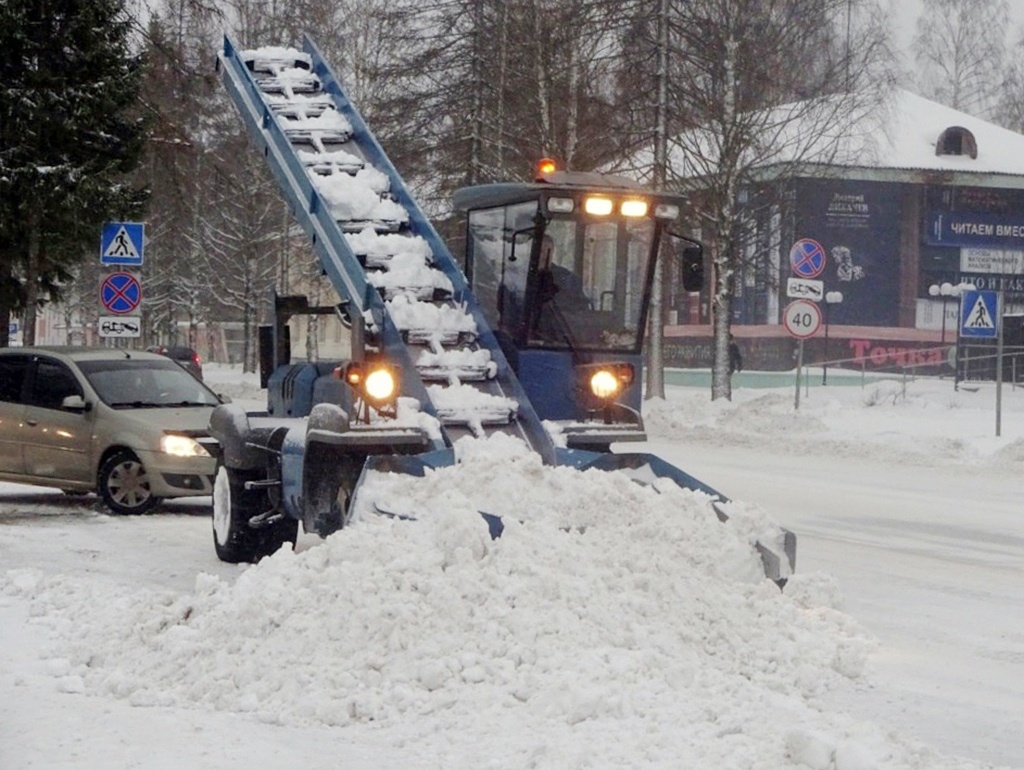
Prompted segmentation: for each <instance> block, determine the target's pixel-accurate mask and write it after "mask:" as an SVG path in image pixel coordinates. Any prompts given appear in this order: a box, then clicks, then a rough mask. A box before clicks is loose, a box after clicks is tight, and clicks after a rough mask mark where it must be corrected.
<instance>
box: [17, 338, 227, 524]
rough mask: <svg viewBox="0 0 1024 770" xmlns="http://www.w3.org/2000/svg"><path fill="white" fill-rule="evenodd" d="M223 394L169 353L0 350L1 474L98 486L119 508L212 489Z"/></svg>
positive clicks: (73, 486) (77, 487)
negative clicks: (213, 436)
mask: <svg viewBox="0 0 1024 770" xmlns="http://www.w3.org/2000/svg"><path fill="white" fill-rule="evenodd" d="M220 403H222V401H221V399H220V398H219V397H218V396H217V395H216V394H215V393H214V392H213V391H211V390H210V389H209V388H208V387H206V385H205V384H203V383H202V382H200V381H199V380H197V379H196V378H195V377H192V376H190V375H189V374H188V373H187V372H185V371H182V368H181V367H180V366H178V365H177V364H175V363H174V362H172V361H170V360H168V358H167V357H165V356H159V355H154V354H153V353H143V352H141V351H138V350H118V349H115V348H73V347H65V348H58V347H54V348H48V347H38V348H2V349H0V479H2V480H3V481H14V482H18V483H21V484H35V485H39V486H46V487H57V488H58V489H63V490H64V491H66V492H68V493H82V492H96V493H98V494H99V495H100V496H101V497H102V498H103V501H104V502H105V503H106V505H107V507H108V508H109V509H110V510H111V511H113V512H114V513H122V514H130V513H145V512H146V511H148V510H150V509H151V508H152V507H153V506H154V505H156V504H157V503H158V502H159V500H160V499H161V498H164V497H187V496H192V495H208V494H210V493H211V492H212V490H213V474H214V471H215V470H216V466H217V461H216V459H215V458H214V457H213V455H212V454H211V452H210V449H211V448H212V446H213V445H214V443H215V442H212V441H211V440H210V439H209V433H208V432H207V428H208V426H209V423H210V415H211V414H212V413H213V409H214V407H216V406H217V405H218V404H220Z"/></svg>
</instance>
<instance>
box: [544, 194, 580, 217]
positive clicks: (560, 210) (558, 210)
mask: <svg viewBox="0 0 1024 770" xmlns="http://www.w3.org/2000/svg"><path fill="white" fill-rule="evenodd" d="M575 208H576V201H574V200H573V199H572V198H548V211H550V212H552V213H553V214H571V213H572V212H573V209H575Z"/></svg>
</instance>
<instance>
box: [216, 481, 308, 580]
mask: <svg viewBox="0 0 1024 770" xmlns="http://www.w3.org/2000/svg"><path fill="white" fill-rule="evenodd" d="M262 475H263V474H262V473H261V472H260V471H259V470H255V471H241V470H236V469H233V468H225V467H224V466H223V465H222V466H220V467H219V468H218V469H217V477H216V479H215V480H214V482H213V547H214V549H216V551H217V558H219V559H220V560H221V561H226V562H230V563H231V564H238V563H239V562H253V563H255V562H257V561H259V560H260V559H262V558H263V557H264V556H269V555H270V554H272V553H274V552H275V551H277V550H278V549H279V548H280V547H281V546H283V545H284V544H285V543H291V544H292V545H294V544H295V538H296V536H297V535H298V531H299V523H298V522H297V521H296V520H295V519H292V518H289V517H287V516H286V517H285V518H284V519H282V520H281V521H278V522H275V523H273V524H270V525H268V526H264V527H259V528H256V527H250V526H249V520H250V519H252V518H253V517H254V516H258V515H259V514H261V513H265V512H266V511H268V510H270V508H271V503H270V498H269V496H268V495H267V492H266V490H265V489H246V488H245V482H247V481H257V480H259V479H261V478H262Z"/></svg>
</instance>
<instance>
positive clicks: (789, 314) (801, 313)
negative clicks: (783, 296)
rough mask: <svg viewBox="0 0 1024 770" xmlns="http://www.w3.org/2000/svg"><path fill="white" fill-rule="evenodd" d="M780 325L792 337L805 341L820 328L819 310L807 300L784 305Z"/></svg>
mask: <svg viewBox="0 0 1024 770" xmlns="http://www.w3.org/2000/svg"><path fill="white" fill-rule="evenodd" d="M782 323H783V325H784V326H785V327H786V331H788V332H789V333H790V334H792V335H793V336H794V337H796V338H797V339H799V340H805V339H807V338H808V337H813V336H814V335H815V334H817V333H818V329H820V328H821V309H820V308H819V307H818V306H817V305H815V304H814V303H813V302H810V301H809V300H806V299H798V300H796V301H794V302H790V303H789V304H788V305H786V309H785V311H783V313H782Z"/></svg>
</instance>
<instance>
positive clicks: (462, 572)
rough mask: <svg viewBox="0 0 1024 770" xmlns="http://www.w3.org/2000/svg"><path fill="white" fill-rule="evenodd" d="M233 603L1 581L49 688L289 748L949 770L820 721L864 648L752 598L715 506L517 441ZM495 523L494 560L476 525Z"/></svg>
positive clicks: (197, 594) (292, 560)
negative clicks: (259, 726)
mask: <svg viewBox="0 0 1024 770" xmlns="http://www.w3.org/2000/svg"><path fill="white" fill-rule="evenodd" d="M460 456H461V462H460V464H459V465H456V466H453V467H450V468H442V469H439V470H436V471H433V472H429V473H428V474H427V475H426V476H425V477H423V478H419V479H417V478H414V477H409V476H399V475H394V476H391V475H386V474H382V475H377V476H375V477H373V478H371V479H370V480H369V481H368V482H367V490H366V493H367V496H368V497H372V498H375V499H377V500H386V501H387V502H386V504H387V505H388V506H390V507H392V508H393V509H395V510H396V511H408V512H412V513H414V514H415V516H416V517H417V519H418V520H417V521H416V522H409V521H402V520H398V519H394V518H388V517H382V516H375V515H372V514H369V513H367V512H365V511H364V512H363V513H362V514H361V515H358V516H357V519H356V520H355V521H354V523H353V525H352V526H351V527H349V528H347V529H346V530H343V531H342V532H339V533H337V534H336V535H334V536H332V537H330V538H328V539H327V540H326V541H325V542H324V543H323V544H321V545H318V546H315V547H312V548H310V549H309V550H306V551H304V552H301V553H298V554H296V553H292V552H290V551H281V552H279V553H278V554H276V555H275V556H273V557H271V558H269V559H266V560H264V561H263V562H261V563H260V564H259V565H256V566H254V567H251V568H249V569H247V570H246V571H245V572H244V573H243V574H241V575H240V576H239V577H238V579H237V581H235V582H234V583H233V584H229V583H227V582H224V581H222V580H221V579H219V578H216V577H212V576H209V575H200V576H199V577H198V579H197V581H196V587H195V591H194V592H193V593H192V594H190V595H178V596H175V595H171V594H168V595H160V594H158V593H153V592H149V591H144V590H139V591H138V592H137V593H135V594H133V595H125V594H124V592H123V590H120V591H113V590H111V592H110V595H109V596H107V595H104V591H106V590H108V589H106V588H105V587H104V584H102V583H98V582H95V581H92V582H89V583H82V582H79V581H76V580H74V579H72V578H69V577H66V576H54V577H49V578H44V577H43V576H42V573H40V572H36V571H34V570H22V571H12V572H8V573H7V575H6V577H5V578H4V579H3V580H2V581H0V585H2V587H3V589H4V591H5V592H8V593H14V594H17V595H21V596H23V597H32V600H33V613H34V615H35V616H36V618H37V620H38V621H39V622H41V623H45V624H48V625H51V626H52V629H53V635H54V637H55V638H56V640H57V641H56V644H55V646H54V648H53V649H52V650H50V651H49V656H50V657H51V658H52V660H51V664H50V670H51V672H52V673H53V675H54V676H55V677H56V678H57V681H58V687H60V688H61V689H63V690H65V691H69V692H86V693H96V694H109V695H113V696H116V697H119V698H124V699H127V700H128V701H129V702H131V703H133V704H135V705H142V706H144V705H176V706H185V707H188V706H193V707H194V706H202V707H208V708H213V709H219V710H228V711H233V712H245V713H251V714H253V715H255V716H256V717H257V718H259V719H261V720H264V721H267V722H272V723H280V724H287V725H296V724H323V725H331V726H339V725H359V724H362V725H367V726H369V725H373V726H375V727H378V728H386V729H388V730H389V734H393V735H396V736H398V738H397V740H399V741H401V742H403V743H410V744H411V743H415V745H420V746H422V747H423V748H424V750H425V751H430V752H432V753H434V754H436V756H438V757H442V758H444V760H445V761H444V763H443V766H445V767H481V766H482V767H501V768H519V767H522V768H526V767H569V766H578V767H586V766H591V767H603V768H612V767H638V766H645V767H665V768H669V767H716V768H717V767H735V768H739V767H743V768H766V769H767V768H780V767H796V766H802V767H810V768H820V769H821V770H825V769H826V768H836V770H861V768H870V767H880V766H883V765H884V766H885V767H938V766H941V765H938V764H927V763H924V764H922V763H920V762H919V760H920V759H921V757H920V756H919V753H918V752H919V750H918V749H916V748H914V747H910V746H904V745H901V744H899V743H897V742H895V740H894V739H892V738H888V737H886V736H885V735H884V734H883V732H882V731H881V730H880V729H879V728H877V727H874V726H871V725H864V724H857V723H854V722H853V721H852V720H850V719H848V718H846V717H844V716H842V715H836V714H830V713H827V712H825V711H823V710H819V705H818V702H817V698H818V697H819V696H821V695H823V694H824V693H825V692H826V691H828V689H829V688H830V687H832V686H834V685H836V684H837V683H839V682H842V681H843V680H844V679H845V678H847V677H858V676H859V675H860V674H861V670H862V667H863V664H864V660H865V656H866V654H867V652H868V651H869V649H870V646H871V641H870V640H868V639H867V638H866V637H865V636H864V635H863V634H862V633H861V632H860V631H859V629H858V628H857V626H856V625H855V624H854V623H853V622H852V621H851V620H850V619H849V618H847V617H846V616H844V615H842V614H841V613H839V612H838V611H836V610H835V609H833V608H832V607H831V605H834V604H836V603H837V597H836V595H835V594H836V591H835V588H834V585H832V584H830V583H829V581H828V580H827V579H825V578H822V577H820V576H814V575H809V576H797V577H795V578H794V579H793V581H792V584H791V587H790V589H789V591H788V593H787V594H785V595H784V594H782V593H780V592H779V590H778V589H777V588H776V586H775V585H774V584H772V583H770V582H768V581H766V580H763V579H759V578H758V577H757V576H758V575H759V572H760V565H759V563H758V560H757V558H756V556H755V555H754V553H753V552H752V551H751V549H750V548H749V543H748V539H747V536H746V535H745V534H744V532H742V531H737V530H736V529H735V528H733V527H732V526H729V525H725V526H723V525H722V524H720V523H719V522H718V520H717V518H716V516H715V514H714V512H713V510H712V509H711V507H710V503H709V500H708V498H707V497H705V496H704V495H701V494H697V493H692V492H688V491H685V490H681V489H678V488H675V487H671V486H668V487H664V488H661V489H660V490H655V489H653V488H651V487H644V486H640V485H638V484H634V483H631V482H628V481H624V479H623V478H622V477H621V475H620V474H616V473H604V472H598V471H587V472H579V471H575V470H573V469H569V468H550V467H544V466H542V465H541V464H540V463H539V462H538V461H537V460H536V458H535V457H533V456H530V455H528V454H524V453H523V452H522V451H521V450H520V449H519V448H518V445H517V443H516V442H515V441H513V440H511V439H508V438H507V437H501V438H497V437H496V440H492V441H486V442H484V441H478V442H472V443H471V444H468V445H464V446H460ZM483 503H486V508H485V510H487V511H488V512H490V513H495V514H504V515H505V519H504V523H505V530H504V533H503V535H502V537H501V538H499V539H497V540H491V539H490V537H489V536H488V531H487V527H486V525H485V523H484V521H483V519H482V518H481V517H480V516H479V514H478V513H477V511H478V510H480V508H481V505H482V504H483Z"/></svg>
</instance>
